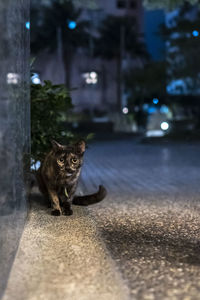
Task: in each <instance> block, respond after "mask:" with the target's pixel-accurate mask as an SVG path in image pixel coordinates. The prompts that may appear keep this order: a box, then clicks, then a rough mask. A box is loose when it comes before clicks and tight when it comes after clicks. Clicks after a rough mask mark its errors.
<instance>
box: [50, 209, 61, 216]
mask: <svg viewBox="0 0 200 300" xmlns="http://www.w3.org/2000/svg"><path fill="white" fill-rule="evenodd" d="M51 214H52V215H53V216H60V215H61V211H60V210H59V209H52V211H51Z"/></svg>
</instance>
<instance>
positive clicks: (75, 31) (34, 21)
mask: <svg viewBox="0 0 200 300" xmlns="http://www.w3.org/2000/svg"><path fill="white" fill-rule="evenodd" d="M80 14H81V10H80V9H77V8H75V7H74V5H73V3H72V1H69V0H52V1H51V2H50V5H39V6H38V4H37V6H36V5H34V4H33V5H32V8H31V51H32V54H34V55H35V54H38V53H39V52H40V51H42V50H45V49H47V50H48V51H50V52H55V51H56V50H57V46H58V39H59V38H60V39H61V43H62V57H63V62H64V65H65V70H66V86H67V87H68V88H69V87H70V73H71V72H70V71H71V64H72V59H73V55H74V53H75V52H76V50H77V49H78V48H87V47H89V33H88V31H87V28H88V22H86V21H80V20H79V17H80Z"/></svg>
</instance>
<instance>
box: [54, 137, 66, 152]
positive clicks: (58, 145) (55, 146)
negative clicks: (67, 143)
mask: <svg viewBox="0 0 200 300" xmlns="http://www.w3.org/2000/svg"><path fill="white" fill-rule="evenodd" d="M51 144H52V148H53V150H55V151H58V150H63V149H64V146H62V145H61V144H59V143H58V142H56V141H55V140H52V141H51Z"/></svg>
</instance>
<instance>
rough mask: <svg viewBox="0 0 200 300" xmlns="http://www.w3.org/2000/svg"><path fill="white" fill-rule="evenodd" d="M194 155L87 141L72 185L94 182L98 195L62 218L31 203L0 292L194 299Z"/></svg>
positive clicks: (89, 186) (197, 228)
mask: <svg viewBox="0 0 200 300" xmlns="http://www.w3.org/2000/svg"><path fill="white" fill-rule="evenodd" d="M199 153H200V144H199V145H197V144H196V145H195V144H194V145H168V146H167V145H163V146H159V145H146V144H137V143H135V142H134V141H131V140H129V141H112V142H106V143H103V142H101V143H96V144H94V145H91V146H90V148H89V149H88V151H87V155H86V158H85V165H84V168H83V172H82V181H81V183H80V187H79V188H80V191H82V190H84V191H85V192H89V193H91V192H93V191H96V189H97V187H98V185H99V184H102V183H103V184H104V185H105V186H106V188H107V189H108V196H107V198H106V199H105V200H104V201H103V202H101V203H99V204H97V205H94V206H91V207H89V208H75V214H74V215H73V216H72V217H69V218H66V217H64V216H63V217H60V218H54V217H52V216H50V215H49V214H48V211H47V210H46V209H45V208H44V207H43V206H41V205H39V206H38V203H37V201H34V205H33V209H32V211H31V214H30V218H29V221H28V223H27V226H26V228H25V231H24V234H23V237H22V240H21V243H20V247H19V251H18V255H17V258H16V261H15V264H14V267H13V269H12V272H11V276H10V280H9V284H8V289H7V294H6V296H5V298H4V299H3V300H11V299H12V300H13V299H16V300H38V299H39V300H40V299H45V300H51V299H55V298H56V299H57V300H59V299H67V300H68V299H70V300H71V299H74V300H82V299H83V300H84V299H86V300H90V299H91V300H93V299H99V300H104V299H105V300H107V299H109V300H110V299H113V300H115V299H116V300H123V299H128V298H129V299H131V300H132V299H133V300H134V299H136V300H137V299H138V300H140V299H141V300H143V299H145V300H146V299H147V300H148V299H155V300H168V299H169V300H179V299H180V300H196V299H198V300H199V299H200V296H199V295H200V155H199ZM36 200H37V196H36ZM99 234H100V235H99ZM16 295H19V296H18V298H17V296H16Z"/></svg>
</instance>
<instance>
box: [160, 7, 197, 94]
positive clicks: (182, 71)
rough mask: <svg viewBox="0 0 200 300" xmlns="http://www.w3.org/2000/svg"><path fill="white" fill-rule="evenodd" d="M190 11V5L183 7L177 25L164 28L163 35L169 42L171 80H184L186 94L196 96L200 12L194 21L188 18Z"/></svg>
mask: <svg viewBox="0 0 200 300" xmlns="http://www.w3.org/2000/svg"><path fill="white" fill-rule="evenodd" d="M190 9H192V7H191V6H190V5H188V4H185V5H183V6H182V8H181V10H180V13H179V15H178V17H177V18H176V20H175V25H174V26H172V27H170V28H167V27H164V26H163V28H162V30H161V34H162V36H163V37H164V38H165V40H166V41H167V49H168V51H167V64H168V67H167V70H168V77H169V80H170V81H173V80H182V81H183V82H184V84H185V86H186V93H187V94H196V93H197V92H198V90H199V86H200V60H199V53H200V30H199V28H200V12H198V14H197V16H196V18H193V20H192V19H191V18H188V12H189V10H190ZM183 93H184V91H183Z"/></svg>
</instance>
